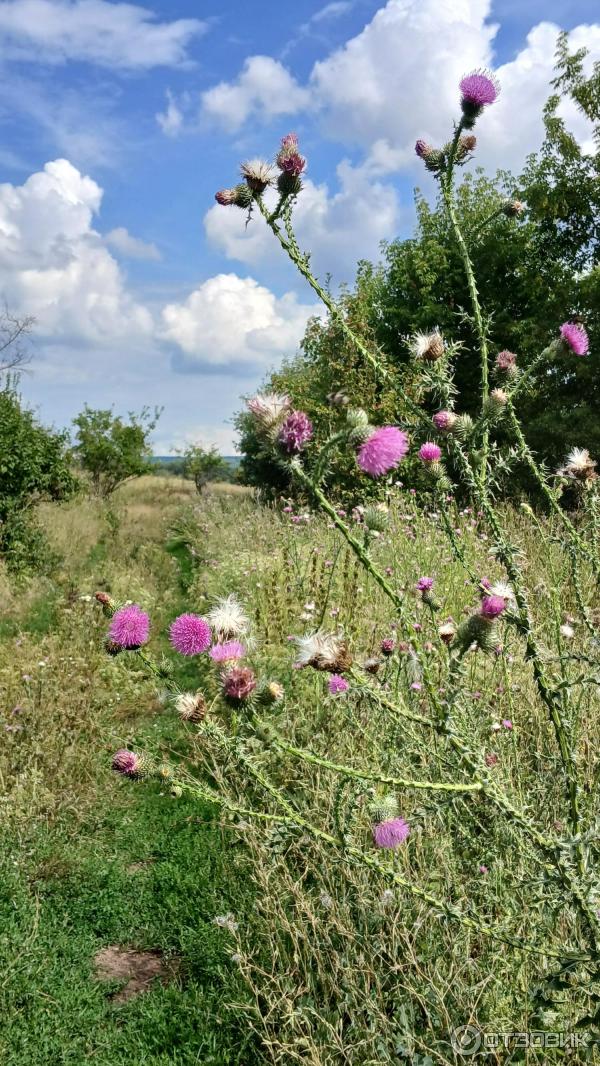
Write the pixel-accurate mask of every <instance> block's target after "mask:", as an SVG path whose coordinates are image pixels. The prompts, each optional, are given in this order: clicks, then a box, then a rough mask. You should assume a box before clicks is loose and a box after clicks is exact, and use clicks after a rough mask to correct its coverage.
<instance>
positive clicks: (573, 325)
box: [560, 322, 590, 355]
mask: <svg viewBox="0 0 600 1066" xmlns="http://www.w3.org/2000/svg"><path fill="white" fill-rule="evenodd" d="M560 335H561V337H562V339H563V342H564V343H565V344H566V345H567V347H569V348H570V349H571V351H572V352H574V353H575V355H587V354H588V352H589V350H590V341H589V337H588V335H587V332H586V329H585V326H582V325H581V324H580V323H578V322H563V324H562V326H561V327H560Z"/></svg>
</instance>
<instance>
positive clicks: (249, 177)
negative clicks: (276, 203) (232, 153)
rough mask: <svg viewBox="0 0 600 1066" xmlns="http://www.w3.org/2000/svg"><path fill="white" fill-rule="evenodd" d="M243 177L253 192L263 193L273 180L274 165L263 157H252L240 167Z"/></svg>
mask: <svg viewBox="0 0 600 1066" xmlns="http://www.w3.org/2000/svg"><path fill="white" fill-rule="evenodd" d="M240 171H241V174H242V177H243V178H245V179H246V184H247V186H248V188H249V189H252V191H253V192H257V193H262V192H264V191H265V189H266V188H267V185H271V184H272V181H273V167H272V166H271V165H270V164H269V163H265V162H264V160H262V159H250V160H248V162H246V163H242V165H241V167H240Z"/></svg>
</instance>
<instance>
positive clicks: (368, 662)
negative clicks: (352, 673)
mask: <svg viewBox="0 0 600 1066" xmlns="http://www.w3.org/2000/svg"><path fill="white" fill-rule="evenodd" d="M362 665H363V670H365V671H366V672H367V674H377V673H379V668H380V666H381V659H378V658H377V657H376V656H373V657H372V658H371V659H365V661H364V663H363V664H362Z"/></svg>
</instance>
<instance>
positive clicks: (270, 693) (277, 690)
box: [258, 681, 285, 704]
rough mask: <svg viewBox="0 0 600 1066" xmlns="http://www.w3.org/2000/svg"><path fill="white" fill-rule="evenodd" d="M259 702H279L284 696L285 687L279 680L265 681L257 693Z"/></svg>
mask: <svg viewBox="0 0 600 1066" xmlns="http://www.w3.org/2000/svg"><path fill="white" fill-rule="evenodd" d="M258 695H259V698H260V701H261V703H266V704H270V703H279V702H280V701H281V700H282V699H283V697H284V696H285V689H284V687H283V685H281V684H280V683H279V681H267V682H266V684H262V685H261V688H260V692H259V693H258Z"/></svg>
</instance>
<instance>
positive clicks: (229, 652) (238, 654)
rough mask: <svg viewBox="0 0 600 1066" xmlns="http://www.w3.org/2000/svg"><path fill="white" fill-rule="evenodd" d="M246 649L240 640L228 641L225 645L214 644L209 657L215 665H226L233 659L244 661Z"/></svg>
mask: <svg viewBox="0 0 600 1066" xmlns="http://www.w3.org/2000/svg"><path fill="white" fill-rule="evenodd" d="M245 654H246V649H245V647H244V645H243V644H240V642H239V640H227V641H226V642H225V643H224V644H213V646H212V648H211V649H210V652H209V655H210V657H211V659H212V660H213V662H215V663H226V662H230V661H231V660H232V659H243V657H244V655H245Z"/></svg>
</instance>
